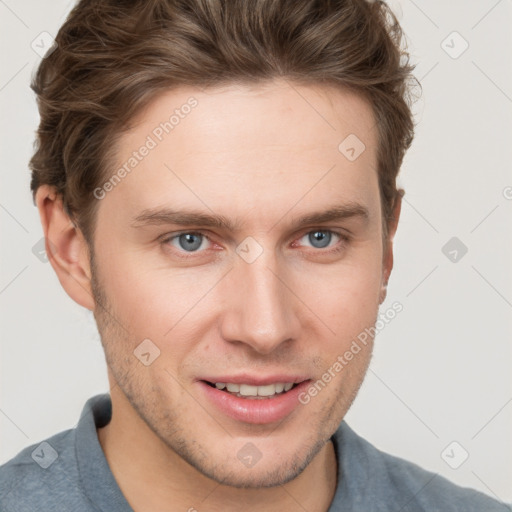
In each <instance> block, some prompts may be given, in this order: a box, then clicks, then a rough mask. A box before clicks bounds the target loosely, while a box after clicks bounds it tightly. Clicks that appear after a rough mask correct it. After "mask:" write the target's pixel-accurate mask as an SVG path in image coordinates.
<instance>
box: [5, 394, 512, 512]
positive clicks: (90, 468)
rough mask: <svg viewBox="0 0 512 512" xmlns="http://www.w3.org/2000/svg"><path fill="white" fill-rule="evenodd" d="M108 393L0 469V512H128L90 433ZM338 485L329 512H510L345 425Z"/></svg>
mask: <svg viewBox="0 0 512 512" xmlns="http://www.w3.org/2000/svg"><path fill="white" fill-rule="evenodd" d="M111 414H112V403H111V401H110V395H109V394H103V395H96V396H94V397H92V398H90V399H89V400H88V401H87V403H86V404H85V406H84V408H83V411H82V414H81V416H80V421H79V422H78V425H77V427H76V428H73V429H70V430H65V431H63V432H60V433H58V434H56V435H54V436H52V437H50V438H49V439H47V440H46V441H43V442H41V443H36V444H33V445H31V446H29V447H27V448H25V449H24V450H22V451H21V452H19V453H18V455H16V456H15V457H14V458H13V459H11V460H10V461H8V462H7V463H5V464H4V465H2V466H0V511H1V512H34V511H43V510H44V511H47V510H51V511H52V512H60V511H62V512H86V511H104V512H133V511H132V508H131V507H130V505H129V504H128V502H127V501H126V499H125V497H124V496H123V494H122V492H121V490H120V488H119V486H118V485H117V482H116V480H115V479H114V476H113V474H112V472H111V471H110V468H109V466H108V463H107V460H106V458H105V455H104V454H103V451H102V448H101V445H100V443H99V441H98V436H97V433H96V428H98V427H102V426H104V425H106V424H107V423H108V422H109V421H110V418H111ZM332 440H333V443H334V447H335V450H336V457H337V460H338V486H337V488H336V494H335V496H334V500H333V502H332V504H331V507H330V508H329V511H328V512H335V511H336V512H337V511H340V512H341V511H342V512H399V511H400V512H420V511H429V512H452V511H464V512H510V511H511V510H512V508H511V507H510V506H508V505H505V504H503V503H499V502H497V501H495V500H493V499H491V498H488V497H487V496H485V495H484V494H481V493H479V492H477V491H474V490H471V489H465V488H462V487H458V486H456V485H454V484H452V483H450V482H449V481H448V480H446V479H445V478H443V477H441V476H439V475H436V474H435V473H430V472H427V471H425V470H423V469H421V468H420V467H418V466H416V465H415V464H412V463H410V462H407V461H405V460H403V459H399V458H397V457H393V456H391V455H388V454H386V453H383V452H381V451H379V450H377V449H376V448H375V447H374V446H372V445H371V444H370V443H368V442H367V441H365V440H364V439H363V438H361V437H360V436H358V435H357V434H356V433H355V432H354V431H353V430H352V429H351V428H350V427H349V426H348V425H347V424H346V423H345V422H344V421H343V422H342V423H341V424H340V427H339V428H338V430H337V431H336V432H335V434H334V435H333V437H332Z"/></svg>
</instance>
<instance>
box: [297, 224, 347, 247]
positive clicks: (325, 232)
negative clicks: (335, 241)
mask: <svg viewBox="0 0 512 512" xmlns="http://www.w3.org/2000/svg"><path fill="white" fill-rule="evenodd" d="M333 235H335V236H337V237H338V238H340V239H342V240H344V238H343V237H342V236H341V235H340V234H339V233H336V232H334V231H331V230H329V229H315V230H314V231H310V232H309V233H306V234H305V235H304V236H303V237H302V238H305V237H307V239H308V242H309V243H310V244H311V245H312V246H313V247H314V248H315V249H324V248H325V247H328V246H329V244H330V243H331V241H332V236H333Z"/></svg>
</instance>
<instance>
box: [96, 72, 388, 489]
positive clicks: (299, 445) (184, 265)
mask: <svg viewBox="0 0 512 512" xmlns="http://www.w3.org/2000/svg"><path fill="white" fill-rule="evenodd" d="M191 97H193V98H194V99H195V102H196V103H195V106H194V107H193V108H182V106H183V105H186V104H187V101H189V105H190V104H192V103H193V102H192V101H191V100H190V98H191ZM175 109H178V110H179V111H180V112H181V114H180V115H179V116H178V117H179V121H178V122H177V123H176V124H175V125H174V126H173V127H172V129H169V126H166V127H167V129H168V133H166V131H165V130H164V129H162V125H161V123H165V121H168V120H169V117H170V115H171V114H172V113H173V111H175ZM180 109H181V110H180ZM186 112H188V113H186ZM174 121H176V119H175V120H174ZM164 126H165V125H164ZM158 127H160V130H158ZM350 134H354V135H356V136H357V137H358V139H360V141H362V142H363V143H364V145H365V149H364V151H363V152H362V153H361V154H360V155H359V156H358V157H357V158H356V159H355V160H354V158H353V154H352V153H353V152H350V150H349V151H348V153H347V152H346V151H345V152H343V151H340V149H339V146H340V143H342V141H344V139H346V138H347V137H348V136H349V135H350ZM148 137H149V138H148ZM150 139H151V141H152V142H151V141H150ZM159 139H161V140H159ZM349 140H352V141H353V140H355V139H349ZM153 143H154V145H153ZM143 145H146V147H150V149H149V150H148V151H144V150H140V151H139V148H141V146H143ZM352 145H353V144H352ZM376 145H377V132H376V128H375V126H374V119H373V115H372V111H371V107H370V105H369V104H368V103H366V101H365V100H363V99H361V98H359V97H357V96H355V95H353V94H352V93H349V92H346V91H342V90H339V89H331V88H327V87H319V86H316V87H306V86H299V85H294V86H293V88H292V87H290V86H289V85H288V84H287V83H284V82H272V83H268V84H266V85H265V86H261V85H258V86H251V87H250V86H242V85H239V86H235V85H233V86H229V87H223V88H216V89H207V90H204V91H201V90H199V89H192V88H182V89H176V90H173V91H169V92H166V93H165V94H163V95H161V96H159V97H158V98H156V99H155V100H154V101H153V103H151V105H150V106H149V108H147V109H146V110H145V111H144V112H143V113H142V114H141V115H140V116H139V117H138V118H137V119H136V120H135V122H134V123H133V126H132V128H131V130H130V131H129V132H127V133H126V134H125V135H124V136H123V138H122V139H121V142H120V145H119V146H118V147H117V148H116V157H117V162H118V167H116V168H114V169H112V174H114V173H115V172H117V170H118V169H119V168H121V167H122V166H123V165H124V163H126V162H128V161H129V159H130V158H131V157H133V155H134V151H136V152H138V153H137V154H138V156H136V157H135V158H137V163H136V164H135V165H134V166H133V168H131V170H130V172H127V173H120V174H121V176H122V177H121V179H120V180H115V181H112V183H113V184H112V186H108V185H107V186H106V187H104V189H103V190H104V191H105V190H107V189H108V191H106V192H105V193H104V194H103V193H98V194H97V195H98V196H102V199H99V201H100V204H99V209H98V214H97V218H96V222H97V228H96V232H95V239H94V266H93V291H94V296H95V300H96V304H97V306H96V308H95V312H94V313H95V317H96V320H97V323H98V328H99V331H100V334H101V338H102V343H103V345H104V349H105V353H106V359H107V363H108V365H109V373H110V376H111V378H113V379H114V380H115V381H116V383H117V384H118V385H119V387H118V392H119V393H121V394H122V396H123V397H124V399H125V402H124V405H119V406H118V408H117V411H118V412H117V413H118V414H121V413H122V414H124V415H125V417H126V418H129V417H130V415H131V416H132V417H134V416H136V415H138V416H139V417H140V418H142V419H143V420H144V422H145V423H146V424H147V426H148V427H149V428H150V429H151V431H152V432H154V434H156V436H157V437H158V438H159V440H161V442H162V446H163V448H164V449H165V450H169V453H171V452H174V453H177V454H178V455H179V456H181V457H182V458H183V459H184V460H185V461H186V462H188V463H189V464H190V465H192V466H193V467H195V468H196V469H198V470H199V471H200V472H201V473H202V474H204V475H206V476H208V477H210V478H212V479H214V480H216V481H217V482H222V483H224V484H228V485H232V486H236V487H264V486H272V485H279V484H283V483H285V482H287V481H289V480H291V479H293V478H294V477H296V476H297V475H298V474H300V472H301V471H302V470H303V469H304V468H305V467H306V466H307V465H308V463H309V462H310V461H311V460H312V459H313V458H314V456H315V455H316V454H317V453H319V451H320V450H321V448H322V447H323V446H325V443H326V442H327V441H328V439H329V438H330V436H331V435H332V434H333V433H334V431H335V430H336V428H337V427H338V425H339V423H340V421H341V420H342V418H343V416H344V415H345V413H346V411H347V410H348V408H349V406H350V404H351V402H352V400H353V399H354V397H355V395H356V393H357V391H358V389H359V386H360V384H361V382H362V379H363V377H364V374H365V372H366V369H367V366H368V363H369V360H370V356H371V350H372V343H371V340H369V342H368V343H367V345H366V346H361V347H360V348H361V350H360V351H359V352H358V353H357V354H355V355H354V356H353V358H352V359H351V360H350V361H345V363H346V364H343V365H341V366H342V368H341V369H339V366H336V365H335V363H336V361H338V362H339V361H340V359H339V357H340V356H341V357H342V356H343V354H344V353H345V352H346V351H347V350H349V349H350V346H351V344H352V342H353V341H354V340H355V339H356V338H357V336H358V335H359V334H360V333H361V332H363V331H364V330H365V329H366V328H369V327H371V326H373V325H374V323H375V321H376V318H377V314H378V307H379V296H380V292H381V287H382V284H383V275H384V269H383V247H382V227H381V225H382V217H381V203H380V199H379V186H378V177H377V170H376V163H377V162H376V151H377V146H376ZM359 150H360V146H358V147H357V148H356V156H357V153H358V152H359ZM142 153H145V156H142ZM347 155H349V156H350V157H352V158H347ZM139 157H140V158H139ZM132 164H134V161H132ZM128 168H129V167H128ZM118 177H119V174H118ZM100 305H101V306H100ZM144 340H145V341H144ZM141 343H142V345H141ZM141 354H142V355H141ZM141 360H142V362H141ZM329 369H330V379H327V377H325V374H326V372H329ZM317 381H321V382H323V383H324V385H323V386H322V385H318V384H317V386H316V388H317V392H316V393H315V392H310V390H311V386H312V385H314V384H315V383H317ZM216 384H217V386H216ZM283 384H286V386H285V387H284V388H283ZM226 385H227V386H226ZM291 385H293V387H292V388H291V389H288V388H290V386H291ZM219 388H220V389H219ZM228 390H229V391H228ZM254 395H257V396H254ZM123 408H124V411H122V409H123ZM114 411H116V408H115V406H114ZM252 460H255V461H256V463H253V462H251V461H252Z"/></svg>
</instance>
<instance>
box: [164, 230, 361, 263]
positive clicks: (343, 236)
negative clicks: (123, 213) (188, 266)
mask: <svg viewBox="0 0 512 512" xmlns="http://www.w3.org/2000/svg"><path fill="white" fill-rule="evenodd" d="M316 231H321V232H322V233H331V234H334V235H336V236H338V237H339V238H340V243H339V244H338V245H336V246H335V247H334V248H333V249H321V248H319V249H317V252H319V253H322V254H336V253H338V252H341V251H342V250H343V249H345V247H346V245H347V244H348V243H349V242H350V240H351V238H350V237H349V236H348V235H347V234H345V233H342V232H340V231H335V230H332V229H324V228H315V229H310V230H309V231H306V232H304V233H302V234H301V235H300V236H299V237H298V240H300V239H301V238H303V237H304V236H306V235H308V234H310V233H315V232H316ZM181 235H200V236H202V237H204V238H206V239H207V240H208V241H209V242H210V243H212V242H213V241H212V239H211V238H210V237H209V236H208V235H206V234H205V233H202V232H201V231H180V232H178V233H173V234H172V235H165V236H164V238H163V239H162V240H161V243H162V245H168V244H170V242H171V241H172V240H174V239H175V238H178V237H180V236H181ZM173 249H175V248H173ZM313 249H315V248H313ZM202 252H204V251H193V252H190V253H187V252H186V251H181V250H177V249H176V253H177V254H178V255H179V257H180V258H182V259H190V258H194V257H197V256H195V255H196V254H200V253H202ZM185 254H186V256H185Z"/></svg>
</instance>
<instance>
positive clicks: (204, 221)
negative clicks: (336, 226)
mask: <svg viewBox="0 0 512 512" xmlns="http://www.w3.org/2000/svg"><path fill="white" fill-rule="evenodd" d="M350 218H361V219H363V220H364V221H368V219H369V218H370V213H369V210H368V208H366V206H364V205H362V204H359V203H355V202H349V203H346V204H343V205H337V206H333V207H331V208H328V209H327V210H322V211H318V212H312V213H308V214H306V215H303V216H302V217H299V218H298V219H296V220H294V221H293V227H295V226H302V225H305V224H323V223H325V222H332V221H339V220H344V219H350ZM167 224H176V225H179V226H191V225H200V226H203V227H211V228H217V229H223V230H226V231H231V232H236V231H240V230H241V228H242V225H243V223H242V222H241V221H239V220H238V221H232V220H230V219H228V218H227V217H225V216H224V215H218V214H210V213H204V212H201V211H197V210H173V209H172V208H149V209H146V210H143V211H142V212H141V213H139V214H138V215H137V216H136V217H134V219H133V222H132V226H133V227H135V228H138V227H144V226H160V225H167Z"/></svg>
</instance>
